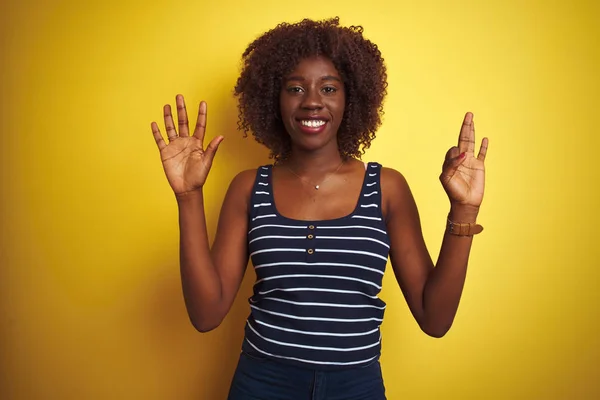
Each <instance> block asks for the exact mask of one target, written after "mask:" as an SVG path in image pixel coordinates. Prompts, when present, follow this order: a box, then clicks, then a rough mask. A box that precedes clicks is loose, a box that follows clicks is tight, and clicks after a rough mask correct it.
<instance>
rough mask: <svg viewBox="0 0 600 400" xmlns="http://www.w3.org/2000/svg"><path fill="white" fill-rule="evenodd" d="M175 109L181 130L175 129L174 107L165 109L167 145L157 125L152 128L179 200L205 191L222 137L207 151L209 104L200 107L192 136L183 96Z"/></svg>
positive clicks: (216, 139) (170, 181) (166, 106)
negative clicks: (196, 192)
mask: <svg viewBox="0 0 600 400" xmlns="http://www.w3.org/2000/svg"><path fill="white" fill-rule="evenodd" d="M176 105H177V125H178V129H175V124H174V122H173V115H172V113H171V106H170V105H168V104H167V105H165V106H164V108H163V114H164V121H165V128H166V130H167V141H168V143H166V142H165V140H164V138H163V136H162V134H161V132H160V129H159V128H158V124H157V123H156V122H152V124H151V128H152V134H153V135H154V140H155V141H156V145H157V146H158V149H159V150H160V158H161V160H162V164H163V169H164V171H165V174H166V175H167V180H168V181H169V184H170V185H171V188H172V189H173V191H174V192H175V195H176V196H179V195H184V194H186V193H189V192H193V191H195V190H197V189H200V188H202V186H203V185H204V183H205V182H206V178H207V176H208V172H209V171H210V167H211V166H212V162H213V159H214V157H215V153H216V151H217V149H218V147H219V144H220V143H221V142H222V141H223V136H217V137H215V138H214V139H213V140H212V141H211V142H210V143H209V144H208V146H207V147H206V149H205V148H204V133H205V130H206V103H205V102H201V103H200V106H199V108H198V119H197V121H196V127H195V129H194V133H193V134H192V135H191V136H190V133H189V127H188V116H187V111H186V107H185V101H184V99H183V96H182V95H178V96H177V97H176Z"/></svg>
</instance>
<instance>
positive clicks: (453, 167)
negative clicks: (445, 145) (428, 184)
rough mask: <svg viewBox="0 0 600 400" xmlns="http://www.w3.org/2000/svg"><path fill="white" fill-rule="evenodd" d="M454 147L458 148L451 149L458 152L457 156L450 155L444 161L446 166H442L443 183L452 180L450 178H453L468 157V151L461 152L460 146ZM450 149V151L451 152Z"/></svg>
mask: <svg viewBox="0 0 600 400" xmlns="http://www.w3.org/2000/svg"><path fill="white" fill-rule="evenodd" d="M454 149H456V151H453V150H452V149H451V150H450V151H452V152H453V154H456V153H458V154H456V156H453V157H448V158H447V159H446V161H445V162H444V166H443V167H442V173H441V174H440V180H441V181H442V183H447V182H448V181H450V179H452V177H453V176H454V174H455V173H456V171H457V170H458V167H459V166H460V165H461V164H462V163H463V162H464V161H465V160H466V159H467V157H466V153H464V152H463V153H460V152H459V150H458V148H456V147H454ZM450 151H449V152H448V153H450Z"/></svg>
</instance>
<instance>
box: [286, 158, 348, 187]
mask: <svg viewBox="0 0 600 400" xmlns="http://www.w3.org/2000/svg"><path fill="white" fill-rule="evenodd" d="M344 162H345V160H342V163H341V164H340V165H338V167H337V168H336V170H335V171H333V172H332V173H331V174H328V175H327V176H325V179H323V180H322V181H321V183H320V184H318V185H315V184H313V183H310V185H311V186H313V187H314V188H315V190H319V188H320V187H321V185H322V184H324V183H325V182H326V181H327V180H328V179H329V178H331V177H332V176H333V175H335V174H336V173H337V172H338V171H339V170H340V168H342V165H344ZM286 168H287V169H289V170H290V172H291V173H292V174H294V175H296V176H297V177H298V179H300V180H301V181H304V180H305V178H303V177H301V176H300V175H298V174H297V173H295V172H294V170H292V169H291V168H290V167H288V166H287V165H286Z"/></svg>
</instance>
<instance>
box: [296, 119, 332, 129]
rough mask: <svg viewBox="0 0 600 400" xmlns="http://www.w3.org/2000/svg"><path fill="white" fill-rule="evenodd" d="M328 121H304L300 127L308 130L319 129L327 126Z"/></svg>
mask: <svg viewBox="0 0 600 400" xmlns="http://www.w3.org/2000/svg"><path fill="white" fill-rule="evenodd" d="M326 123H327V121H325V120H321V119H303V120H300V125H302V126H306V127H308V128H319V127H321V126H323V125H325V124H326Z"/></svg>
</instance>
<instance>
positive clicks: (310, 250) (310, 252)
mask: <svg viewBox="0 0 600 400" xmlns="http://www.w3.org/2000/svg"><path fill="white" fill-rule="evenodd" d="M307 251H308V254H312V253H314V252H315V251H314V250H313V249H308V250H307Z"/></svg>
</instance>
